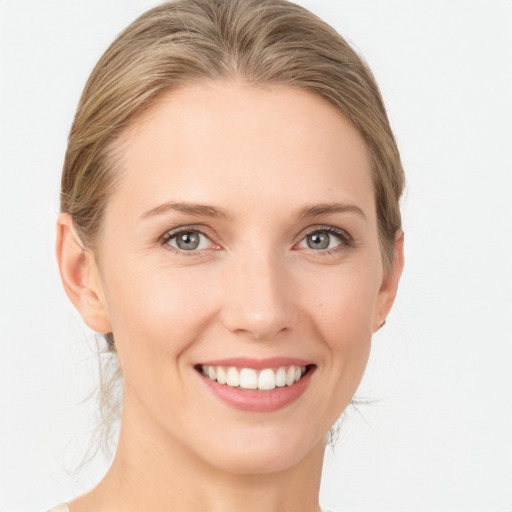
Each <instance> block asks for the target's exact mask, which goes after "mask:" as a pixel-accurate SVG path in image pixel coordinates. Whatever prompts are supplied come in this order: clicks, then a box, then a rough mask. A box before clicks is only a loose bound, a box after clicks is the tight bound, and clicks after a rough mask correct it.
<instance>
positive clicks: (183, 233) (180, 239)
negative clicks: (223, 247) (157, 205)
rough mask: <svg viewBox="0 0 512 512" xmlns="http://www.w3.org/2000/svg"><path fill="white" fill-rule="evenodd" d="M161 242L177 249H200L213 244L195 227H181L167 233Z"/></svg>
mask: <svg viewBox="0 0 512 512" xmlns="http://www.w3.org/2000/svg"><path fill="white" fill-rule="evenodd" d="M163 243H165V244H167V245H169V246H170V247H172V248H174V249H177V250H179V251H200V250H202V249H211V248H212V247H213V246H214V244H213V242H212V241H211V240H210V239H209V238H208V237H207V236H206V235H205V234H204V233H202V232H201V231H199V230H197V229H182V230H179V231H177V232H171V233H167V235H165V236H164V239H163Z"/></svg>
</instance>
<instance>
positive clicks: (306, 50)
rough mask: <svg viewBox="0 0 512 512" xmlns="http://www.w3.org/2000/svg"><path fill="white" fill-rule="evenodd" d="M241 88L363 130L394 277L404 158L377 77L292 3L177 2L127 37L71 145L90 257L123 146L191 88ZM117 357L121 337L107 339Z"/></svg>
mask: <svg viewBox="0 0 512 512" xmlns="http://www.w3.org/2000/svg"><path fill="white" fill-rule="evenodd" d="M234 77H237V78H241V79H243V80H244V81H245V82H247V83H248V84H254V85H272V84H279V85H288V86H291V87H297V88H301V89H305V90H308V91H311V92H312V93H314V94H316V95H318V96H321V97H322V98H324V99H326V100H327V101H329V102H330V103H332V104H333V105H335V106H336V107H337V108H338V109H339V110H340V111H341V112H342V113H343V114H344V115H345V116H346V118H347V119H349V120H350V121H351V122H352V123H353V124H354V126H355V127H356V128H357V129H358V130H359V132H360V133H361V135H362V136H363V138H364V140H365V141H366V144H367V146H368V148H369V151H370V155H371V157H372V160H373V168H372V173H373V176H372V178H373V186H374V191H375V201H376V209H377V219H378V231H379V239H380V244H381V252H382V258H383V264H384V268H385V269H389V268H390V265H391V261H392V258H393V251H394V240H395V237H396V235H397V233H398V232H399V231H400V229H401V218H400V209H399V199H400V196H401V194H402V190H403V187H404V174H403V169H402V165H401V162H400V156H399V153H398V149H397V146H396V143H395V139H394V136H393V133H392V131H391V128H390V125H389V121H388V118H387V114H386V110H385V108H384V105H383V102H382V98H381V95H380V93H379V90H378V87H377V84H376V83H375V80H374V78H373V75H372V73H371V71H370V70H369V69H368V67H367V66H366V65H365V63H364V62H363V61H362V60H361V58H360V57H358V55H357V54H356V53H355V52H354V51H353V50H352V48H351V47H350V46H349V45H348V44H347V42H346V41H345V40H344V39H343V38H342V37H341V36H340V35H339V34H338V33H337V32H336V31H335V30H334V29H333V28H331V27H330V26H329V25H327V24H326V23H325V22H323V21H322V20H320V19H319V18H317V17H316V16H314V15H313V14H311V13H310V12H309V11H307V10H306V9H304V8H302V7H300V6H297V5H295V4H293V3H290V2H287V1H286V0H176V1H173V2H167V3H164V4H162V5H160V6H158V7H155V8H154V9H151V10H149V11H148V12H146V13H145V14H143V15H142V16H140V17H139V18H138V19H137V20H135V21H134V22H133V23H132V24H131V25H130V26H129V27H127V28H126V29H125V30H124V31H123V32H122V33H121V34H120V35H119V36H118V37H117V38H116V40H115V41H114V42H113V43H112V44H111V46H110V47H109V48H108V49H107V51H106V52H105V53H104V55H103V56H102V57H101V59H100V60H99V62H98V64H97V65H96V67H95V68H94V70H93V72H92V74H91V76H90V78H89V80H88V81H87V84H86V86H85V89H84V91H83V94H82V97H81V99H80V103H79V106H78V110H77V113H76V116H75V120H74V122H73V126H72V129H71V133H70V136H69V145H68V149H67V152H66V157H65V163H64V170H63V174H62V189H61V211H62V212H67V213H69V214H70V215H71V216H72V218H73V221H74V223H75V227H76V230H77V232H78V234H79V236H80V237H81V239H82V242H83V244H84V246H85V247H88V248H91V249H92V250H95V249H96V248H97V244H98V239H99V235H100V232H101V226H102V215H103V212H104V210H105V205H106V203H107V201H108V198H109V196H110V194H111V192H112V190H113V189H114V188H115V185H116V176H117V175H119V173H116V172H115V171H116V158H115V155H114V152H113V148H114V142H115V141H116V140H118V138H119V136H120V135H121V133H122V132H123V130H124V129H125V128H126V127H127V126H128V125H129V124H130V122H132V121H133V119H134V116H136V115H138V114H140V113H141V112H143V111H144V110H145V109H147V108H148V107H149V106H151V105H152V104H154V103H155V101H157V100H158V98H159V97H160V96H161V95H162V94H163V93H164V92H167V91H169V90H172V89H176V88H178V87H182V86H186V85H187V84H190V83H192V82H201V81H207V80H217V79H219V80H227V79H230V78H234ZM107 342H108V344H109V347H110V349H112V350H113V349H114V347H113V337H112V334H109V335H107Z"/></svg>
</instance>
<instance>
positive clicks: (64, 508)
mask: <svg viewBox="0 0 512 512" xmlns="http://www.w3.org/2000/svg"><path fill="white" fill-rule="evenodd" d="M48 512H69V507H68V504H67V503H62V504H60V505H57V506H56V507H53V508H51V509H50V510H48ZM325 512H328V511H325Z"/></svg>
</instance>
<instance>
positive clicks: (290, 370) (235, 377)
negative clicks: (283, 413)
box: [201, 365, 306, 391]
mask: <svg viewBox="0 0 512 512" xmlns="http://www.w3.org/2000/svg"><path fill="white" fill-rule="evenodd" d="M201 373H202V374H203V375H204V376H205V377H208V378H209V379H211V380H216V381H217V382H218V383H219V384H226V385H228V386H230V387H234V388H237V387H240V388H243V389H259V390H261V391H269V390H271V389H274V388H275V387H280V388H282V387H284V386H291V385H292V384H295V382H297V381H299V380H300V379H301V378H302V376H303V375H304V374H305V373H306V367H305V366H294V365H291V366H288V367H286V366H281V367H280V368H275V369H274V368H265V369H263V370H259V371H257V370H254V369H253V368H236V367H234V366H230V367H224V366H207V365H202V366H201Z"/></svg>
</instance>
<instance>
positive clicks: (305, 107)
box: [112, 82, 374, 215]
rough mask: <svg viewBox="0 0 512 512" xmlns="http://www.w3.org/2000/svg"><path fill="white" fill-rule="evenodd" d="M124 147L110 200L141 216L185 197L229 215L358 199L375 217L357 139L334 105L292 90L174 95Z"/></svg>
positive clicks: (132, 130) (196, 89) (221, 87)
mask: <svg viewBox="0 0 512 512" xmlns="http://www.w3.org/2000/svg"><path fill="white" fill-rule="evenodd" d="M119 147H120V149H121V151H120V154H121V155H122V157H121V170H120V172H121V173H122V180H121V185H120V187H119V188H118V190H117V191H116V192H115V193H114V195H113V197H112V202H113V203H114V204H115V202H116V201H118V200H119V201H123V200H126V198H127V197H128V196H129V197H130V201H131V204H132V206H133V209H134V210H144V209H148V208H151V207H152V206H155V205H157V204H158V203H159V202H166V201H169V200H181V199H186V200H189V201H194V202H198V203H205V204H218V203H230V204H227V207H228V209H229V208H230V207H233V208H234V209H237V208H241V209H243V208H244V207H246V208H252V207H254V205H255V204H258V202H259V204H261V205H263V204H265V205H266V203H268V202H270V201H271V200H272V201H273V204H274V206H275V207H277V206H278V205H281V206H282V207H283V208H286V207H287V205H289V204H291V203H295V204H297V205H299V203H300V202H301V201H302V202H304V203H308V204H310V203H311V202H330V201H351V202H356V203H360V206H361V207H364V208H365V209H366V210H373V203H374V201H373V186H372V182H371V173H370V168H371V163H370V158H369V154H368V149H367V147H366V144H365V143H364V141H363V139H362V137H361V136H360V134H359V132H358V131H357V130H356V129H355V128H354V127H353V126H352V125H351V123H349V122H348V121H347V120H346V118H345V117H344V116H343V115H342V114H341V112H340V111H339V110H338V109H336V108H335V107H334V106H332V105H331V104H329V103H328V102H327V101H325V100H323V99H322V98H320V97H318V96H317V95H314V94H312V93H310V92H307V91H304V90H301V89H296V88H292V87H289V86H272V87H265V88H261V87H258V88H257V87H253V86H250V85H247V84H245V83H240V82H233V83H221V82H213V83H208V84H200V85H193V86H189V87H186V88H182V89H179V90H176V91H171V92H169V93H167V94H166V95H164V96H163V97H162V98H160V99H159V100H158V101H157V102H156V103H155V105H153V106H152V107H151V108H150V109H149V110H148V111H146V112H145V113H144V114H143V115H142V116H139V117H138V118H137V119H136V120H135V121H134V122H133V123H132V125H131V126H130V127H129V129H128V130H127V131H126V132H125V133H124V135H123V136H122V137H121V140H120V146H119ZM220 206H223V205H222V204H221V205H220ZM368 213H369V214H370V215H371V213H372V212H368Z"/></svg>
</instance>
